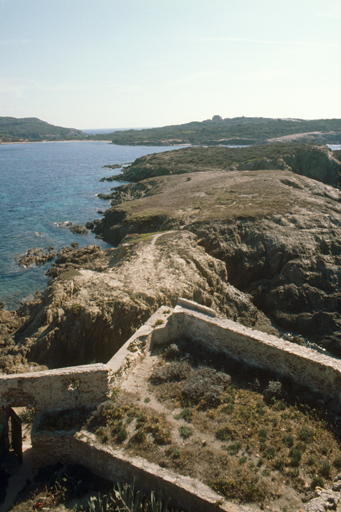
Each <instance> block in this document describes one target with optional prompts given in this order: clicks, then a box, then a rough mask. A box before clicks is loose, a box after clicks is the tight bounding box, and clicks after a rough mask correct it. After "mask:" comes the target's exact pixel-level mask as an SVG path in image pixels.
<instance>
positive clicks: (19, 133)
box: [0, 117, 86, 142]
mask: <svg viewBox="0 0 341 512" xmlns="http://www.w3.org/2000/svg"><path fill="white" fill-rule="evenodd" d="M85 137H86V134H85V133H84V132H82V131H81V130H76V129H74V128H63V127H62V126H54V125H53V124H49V123H46V122H45V121H41V120H40V119H37V118H36V117H25V118H22V119H18V118H15V117H0V142H24V141H42V140H77V139H84V138H85Z"/></svg>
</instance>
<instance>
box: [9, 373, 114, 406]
mask: <svg viewBox="0 0 341 512" xmlns="http://www.w3.org/2000/svg"><path fill="white" fill-rule="evenodd" d="M107 395H108V369H107V367H106V365H104V364H94V365H86V366H75V367H70V368H61V369H58V370H47V371H42V372H35V373H22V374H15V375H4V376H1V377H0V416H3V414H4V411H6V410H7V408H8V407H19V406H27V407H35V409H36V411H37V412H40V411H44V410H53V409H71V408H77V407H83V406H87V405H90V404H95V403H98V402H101V401H103V400H105V399H106V397H107Z"/></svg>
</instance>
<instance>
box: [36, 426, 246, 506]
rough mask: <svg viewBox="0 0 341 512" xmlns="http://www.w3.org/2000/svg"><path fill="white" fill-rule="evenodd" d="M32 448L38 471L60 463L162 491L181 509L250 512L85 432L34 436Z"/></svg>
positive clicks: (146, 490) (194, 481) (193, 482)
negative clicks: (77, 465)
mask: <svg viewBox="0 0 341 512" xmlns="http://www.w3.org/2000/svg"><path fill="white" fill-rule="evenodd" d="M32 446H33V454H34V465H35V466H36V467H38V466H46V465H48V464H54V463H56V462H60V461H61V462H63V463H71V464H81V465H82V466H84V467H86V468H88V469H89V470H90V471H92V472H93V473H95V474H97V475H99V476H101V477H103V478H105V479H106V480H109V481H112V482H117V481H119V482H128V483H132V482H133V480H135V486H136V488H137V489H141V490H143V491H144V492H148V491H152V490H153V491H155V492H156V493H158V492H159V491H161V492H162V495H163V496H164V497H167V498H168V497H171V498H172V500H173V503H174V505H175V506H176V507H179V508H180V507H181V508H185V509H187V510H195V511H196V512H219V511H224V512H250V509H249V508H246V507H245V508H244V507H242V506H239V505H235V504H233V503H229V502H224V499H223V498H222V497H221V496H219V495H218V494H216V493H215V492H214V491H212V489H210V488H209V487H208V486H206V485H204V484H203V483H201V482H200V481H198V480H195V479H193V478H190V477H185V476H182V475H179V474H176V473H173V472H172V471H169V470H166V469H163V468H161V467H160V466H158V465H156V464H153V463H151V462H148V461H146V460H145V459H142V458H141V457H130V456H129V455H127V454H125V453H124V450H123V449H121V450H115V449H113V448H111V447H106V446H103V445H100V444H99V443H98V442H96V441H95V439H94V436H92V435H91V434H89V433H86V432H84V433H82V432H80V433H78V434H76V435H75V436H70V435H66V434H65V435H62V434H61V433H60V434H58V433H55V434H52V433H47V432H45V433H44V432H33V434H32ZM219 503H221V505H219Z"/></svg>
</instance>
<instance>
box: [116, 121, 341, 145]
mask: <svg viewBox="0 0 341 512" xmlns="http://www.w3.org/2000/svg"><path fill="white" fill-rule="evenodd" d="M340 131H341V120H340V119H318V120H309V121H307V120H304V119H271V118H263V117H255V118H252V117H236V118H233V119H230V118H227V119H222V118H221V117H220V116H213V118H212V119H207V120H205V121H202V122H191V123H186V124H182V125H173V126H163V127H161V128H149V129H144V130H125V131H118V132H115V133H111V134H107V135H106V137H107V138H110V139H111V140H112V142H113V143H114V144H123V145H147V146H148V145H155V146H159V145H161V146H162V145H175V144H207V145H210V144H254V143H257V142H258V143H259V142H264V141H266V140H269V139H274V138H277V137H283V136H285V137H288V136H292V135H300V134H307V133H309V132H310V133H311V132H315V134H312V135H311V139H315V140H316V139H317V140H321V141H322V140H324V141H325V142H329V143H338V141H339V138H338V134H339V133H340ZM316 132H320V133H316ZM325 134H328V136H326V135H325ZM323 135H325V138H323ZM334 141H335V142H334Z"/></svg>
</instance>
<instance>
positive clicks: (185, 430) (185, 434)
mask: <svg viewBox="0 0 341 512" xmlns="http://www.w3.org/2000/svg"><path fill="white" fill-rule="evenodd" d="M179 433H180V436H181V437H182V438H183V439H188V438H189V437H191V436H192V435H193V429H192V428H191V427H186V426H182V427H180V428H179Z"/></svg>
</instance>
